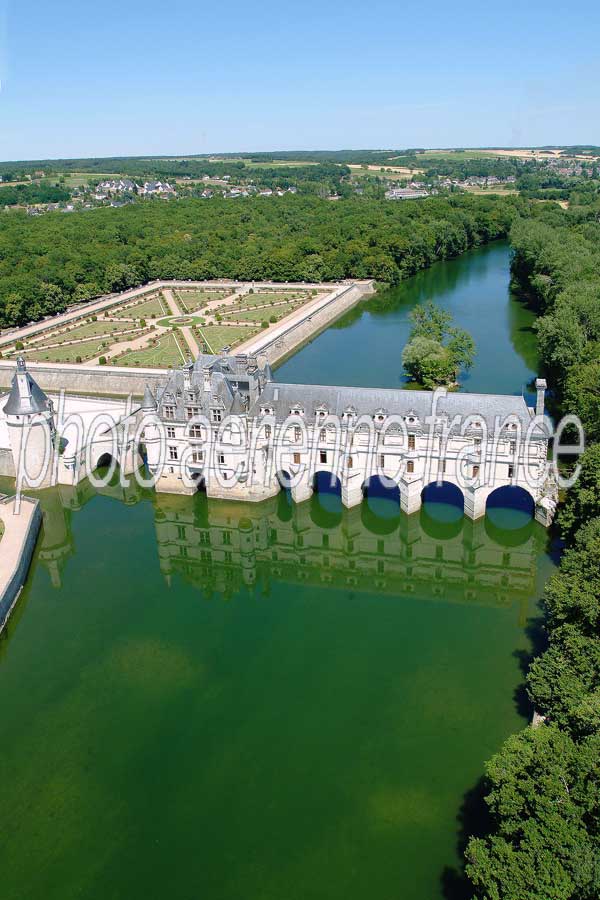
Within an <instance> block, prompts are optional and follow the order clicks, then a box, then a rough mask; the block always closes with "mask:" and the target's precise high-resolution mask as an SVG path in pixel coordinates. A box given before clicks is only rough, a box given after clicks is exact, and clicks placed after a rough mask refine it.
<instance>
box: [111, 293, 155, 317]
mask: <svg viewBox="0 0 600 900" xmlns="http://www.w3.org/2000/svg"><path fill="white" fill-rule="evenodd" d="M169 312H170V310H169V308H168V307H167V304H166V303H165V304H164V307H163V304H162V303H161V301H160V299H159V298H158V297H153V298H152V299H151V300H144V301H143V302H142V303H138V304H136V305H133V306H124V307H121V308H120V309H117V310H116V311H113V310H112V309H109V310H107V311H106V315H107V316H110V317H111V318H115V319H123V318H127V319H150V318H152V316H153V315H154V316H156V317H159V316H166V315H169Z"/></svg>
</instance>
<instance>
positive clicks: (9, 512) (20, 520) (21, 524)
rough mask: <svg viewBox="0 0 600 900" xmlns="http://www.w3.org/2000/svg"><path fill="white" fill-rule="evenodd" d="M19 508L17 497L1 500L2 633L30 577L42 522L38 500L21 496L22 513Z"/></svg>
mask: <svg viewBox="0 0 600 900" xmlns="http://www.w3.org/2000/svg"><path fill="white" fill-rule="evenodd" d="M15 508H16V498H15V497H2V498H1V499H0V519H1V520H2V524H3V525H4V533H3V534H2V536H1V537H0V634H1V633H2V631H3V630H4V628H5V627H6V625H7V623H8V620H9V618H10V615H11V613H12V611H13V609H14V607H15V605H16V603H17V600H18V599H19V594H20V593H21V590H22V588H23V585H24V584H25V581H26V579H27V574H28V572H29V567H30V565H31V558H32V556H33V551H34V549H35V544H36V541H37V537H38V534H39V530H40V527H41V524H42V514H41V511H40V505H39V501H38V500H34V499H32V498H31V497H21V501H20V504H19V506H18V507H17V508H18V512H15Z"/></svg>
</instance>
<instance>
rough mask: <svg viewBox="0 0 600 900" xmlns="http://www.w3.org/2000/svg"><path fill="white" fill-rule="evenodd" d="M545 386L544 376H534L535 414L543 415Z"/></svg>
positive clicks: (546, 385)
mask: <svg viewBox="0 0 600 900" xmlns="http://www.w3.org/2000/svg"><path fill="white" fill-rule="evenodd" d="M547 387H548V384H547V383H546V379H545V378H536V379H535V390H536V402H535V414H536V416H543V415H544V397H545V394H546V389H547Z"/></svg>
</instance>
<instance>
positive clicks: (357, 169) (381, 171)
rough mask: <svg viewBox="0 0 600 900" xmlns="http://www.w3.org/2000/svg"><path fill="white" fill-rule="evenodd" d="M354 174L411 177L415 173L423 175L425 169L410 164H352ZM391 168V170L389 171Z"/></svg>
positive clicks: (395, 177)
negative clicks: (411, 166) (365, 166)
mask: <svg viewBox="0 0 600 900" xmlns="http://www.w3.org/2000/svg"><path fill="white" fill-rule="evenodd" d="M349 168H350V169H351V171H352V174H353V175H379V177H380V178H394V179H397V178H411V177H412V176H413V175H422V174H423V172H424V169H419V168H418V167H416V166H415V167H413V168H410V167H409V166H394V165H393V164H392V165H389V166H388V165H383V166H381V165H377V166H367V168H366V169H365V168H364V166H359V165H355V164H352V165H350V166H349ZM388 169H390V170H391V171H389V172H388V171H387V170H388Z"/></svg>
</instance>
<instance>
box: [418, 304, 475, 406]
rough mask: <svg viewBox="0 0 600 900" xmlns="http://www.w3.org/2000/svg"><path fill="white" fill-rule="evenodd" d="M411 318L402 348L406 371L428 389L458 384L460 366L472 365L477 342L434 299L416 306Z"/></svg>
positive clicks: (467, 367) (463, 367)
mask: <svg viewBox="0 0 600 900" xmlns="http://www.w3.org/2000/svg"><path fill="white" fill-rule="evenodd" d="M410 318H411V321H412V323H413V327H412V330H411V332H410V337H409V339H408V343H407V345H406V346H405V348H404V350H403V351H402V364H403V366H404V369H405V370H406V372H407V374H408V375H410V377H411V378H412V379H414V381H418V382H419V383H420V384H422V385H423V387H426V388H431V389H433V388H435V387H439V386H440V385H451V384H455V383H456V379H457V377H458V373H459V372H460V371H461V369H464V370H467V369H470V368H471V366H472V365H473V359H474V357H475V342H474V341H473V338H472V337H471V335H470V334H469V332H468V331H464V330H463V329H462V328H456V327H455V326H454V325H453V324H452V316H451V315H450V313H448V312H446V311H445V310H443V309H440V307H439V306H436V304H435V303H433V301H431V300H429V301H428V302H427V303H424V304H423V305H422V306H417V307H415V309H413V311H412V312H411V314H410Z"/></svg>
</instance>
